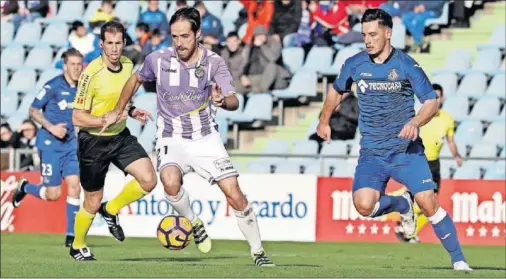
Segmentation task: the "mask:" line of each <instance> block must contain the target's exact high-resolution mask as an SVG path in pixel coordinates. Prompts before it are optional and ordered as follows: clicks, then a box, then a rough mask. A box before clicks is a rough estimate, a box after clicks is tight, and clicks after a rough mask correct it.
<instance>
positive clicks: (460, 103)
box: [443, 96, 469, 121]
mask: <svg viewBox="0 0 506 279" xmlns="http://www.w3.org/2000/svg"><path fill="white" fill-rule="evenodd" d="M443 109H444V110H446V111H447V112H448V113H450V114H451V116H453V119H455V120H457V121H460V120H463V119H466V118H467V113H468V111H469V100H468V99H467V97H464V96H453V97H448V98H447V99H446V100H445V102H444V104H443Z"/></svg>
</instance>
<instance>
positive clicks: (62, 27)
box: [39, 23, 69, 47]
mask: <svg viewBox="0 0 506 279" xmlns="http://www.w3.org/2000/svg"><path fill="white" fill-rule="evenodd" d="M68 35H69V27H68V26H67V25H66V24H64V23H54V24H51V25H49V26H48V27H47V28H46V30H45V31H44V34H43V35H42V38H41V39H40V42H39V45H44V46H54V47H64V46H66V45H67V43H68Z"/></svg>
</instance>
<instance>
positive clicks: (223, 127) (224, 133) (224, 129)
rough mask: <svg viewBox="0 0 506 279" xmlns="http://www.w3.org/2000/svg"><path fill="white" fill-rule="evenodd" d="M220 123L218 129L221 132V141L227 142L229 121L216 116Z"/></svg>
mask: <svg viewBox="0 0 506 279" xmlns="http://www.w3.org/2000/svg"><path fill="white" fill-rule="evenodd" d="M216 122H217V123H218V131H219V132H220V138H221V142H223V143H224V144H226V143H227V142H228V122H227V120H226V119H223V118H219V117H218V118H216Z"/></svg>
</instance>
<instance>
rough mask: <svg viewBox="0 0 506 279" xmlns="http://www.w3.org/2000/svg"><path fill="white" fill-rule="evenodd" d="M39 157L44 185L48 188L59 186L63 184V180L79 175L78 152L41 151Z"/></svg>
mask: <svg viewBox="0 0 506 279" xmlns="http://www.w3.org/2000/svg"><path fill="white" fill-rule="evenodd" d="M39 155H40V161H41V162H40V172H41V174H42V185H44V186H46V187H51V186H53V187H54V186H59V185H61V183H62V182H61V180H62V178H64V177H67V176H70V175H79V161H78V159H77V150H70V151H53V150H40V151H39Z"/></svg>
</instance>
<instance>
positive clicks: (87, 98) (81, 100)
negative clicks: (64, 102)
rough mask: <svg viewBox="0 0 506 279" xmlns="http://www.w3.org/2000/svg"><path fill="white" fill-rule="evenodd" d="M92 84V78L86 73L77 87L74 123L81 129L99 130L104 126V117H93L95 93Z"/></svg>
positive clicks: (73, 112) (73, 114) (73, 115)
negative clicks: (92, 104)
mask: <svg viewBox="0 0 506 279" xmlns="http://www.w3.org/2000/svg"><path fill="white" fill-rule="evenodd" d="M91 82H92V78H91V76H90V75H89V74H88V73H86V72H84V73H83V74H82V75H81V78H80V79H79V83H78V86H77V94H76V98H75V100H74V106H73V108H74V109H73V111H72V123H74V125H76V126H79V127H87V128H98V127H102V126H103V124H104V122H103V118H102V117H98V116H93V115H91V102H92V100H93V92H91V90H90V84H91Z"/></svg>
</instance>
